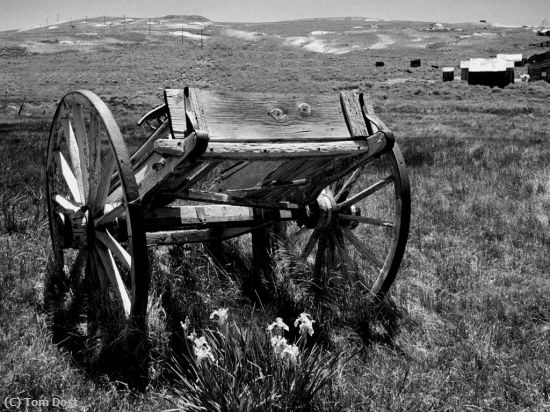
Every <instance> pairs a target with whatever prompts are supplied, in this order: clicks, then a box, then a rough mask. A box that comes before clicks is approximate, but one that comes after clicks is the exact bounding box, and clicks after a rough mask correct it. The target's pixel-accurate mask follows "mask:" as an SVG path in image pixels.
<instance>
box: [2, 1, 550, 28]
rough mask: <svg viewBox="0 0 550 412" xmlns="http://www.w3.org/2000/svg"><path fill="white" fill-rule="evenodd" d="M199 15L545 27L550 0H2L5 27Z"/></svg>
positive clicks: (231, 18)
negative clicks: (60, 22) (355, 18)
mask: <svg viewBox="0 0 550 412" xmlns="http://www.w3.org/2000/svg"><path fill="white" fill-rule="evenodd" d="M168 14H178V15H184V14H186V15H189V14H197V15H201V16H204V17H206V18H208V19H210V20H213V21H218V22H266V21H281V20H295V19H304V18H314V17H347V16H351V17H375V18H381V19H387V20H417V21H428V22H442V23H462V22H477V21H479V20H481V19H483V20H487V21H488V22H491V23H497V24H503V25H516V26H522V25H528V26H539V25H541V23H542V22H543V20H545V19H547V20H550V0H156V1H151V0H0V30H13V29H19V28H30V27H33V26H45V25H46V24H50V25H52V24H55V23H57V22H58V21H68V20H77V19H84V18H85V17H86V16H87V17H101V16H104V15H106V16H111V17H122V16H126V17H162V16H165V15H168Z"/></svg>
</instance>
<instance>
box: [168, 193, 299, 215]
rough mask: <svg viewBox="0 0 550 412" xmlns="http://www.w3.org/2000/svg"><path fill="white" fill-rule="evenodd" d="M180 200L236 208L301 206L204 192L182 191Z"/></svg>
mask: <svg viewBox="0 0 550 412" xmlns="http://www.w3.org/2000/svg"><path fill="white" fill-rule="evenodd" d="M177 198H178V199H186V200H196V201H199V202H209V203H217V204H227V205H235V206H250V207H264V208H275V209H288V210H292V209H299V208H300V207H301V206H300V205H298V204H296V203H292V202H289V201H287V200H285V199H282V198H281V200H280V201H264V200H256V199H246V198H243V197H237V196H231V195H228V194H225V193H214V192H207V191H204V190H193V189H188V190H182V191H180V192H179V193H178V194H177Z"/></svg>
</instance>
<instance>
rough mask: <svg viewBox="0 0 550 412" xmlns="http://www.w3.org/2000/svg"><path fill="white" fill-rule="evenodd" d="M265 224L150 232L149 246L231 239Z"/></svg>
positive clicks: (148, 234) (148, 235) (148, 236)
mask: <svg viewBox="0 0 550 412" xmlns="http://www.w3.org/2000/svg"><path fill="white" fill-rule="evenodd" d="M262 226H263V224H261V225H257V226H252V227H226V228H222V227H219V228H208V229H191V230H176V231H164V232H148V233H147V245H148V246H161V245H176V244H180V243H196V242H209V241H213V240H223V239H229V238H232V237H236V236H241V235H244V234H245V233H249V232H251V231H252V230H254V229H257V228H258V227H262Z"/></svg>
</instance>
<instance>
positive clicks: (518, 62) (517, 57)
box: [497, 53, 523, 67]
mask: <svg viewBox="0 0 550 412" xmlns="http://www.w3.org/2000/svg"><path fill="white" fill-rule="evenodd" d="M497 59H504V60H507V61H512V62H514V67H520V66H523V56H522V55H521V53H520V54H497Z"/></svg>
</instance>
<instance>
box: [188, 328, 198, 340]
mask: <svg viewBox="0 0 550 412" xmlns="http://www.w3.org/2000/svg"><path fill="white" fill-rule="evenodd" d="M187 339H189V340H190V341H191V342H195V339H197V332H195V331H193V332H191V334H190V335H187Z"/></svg>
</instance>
